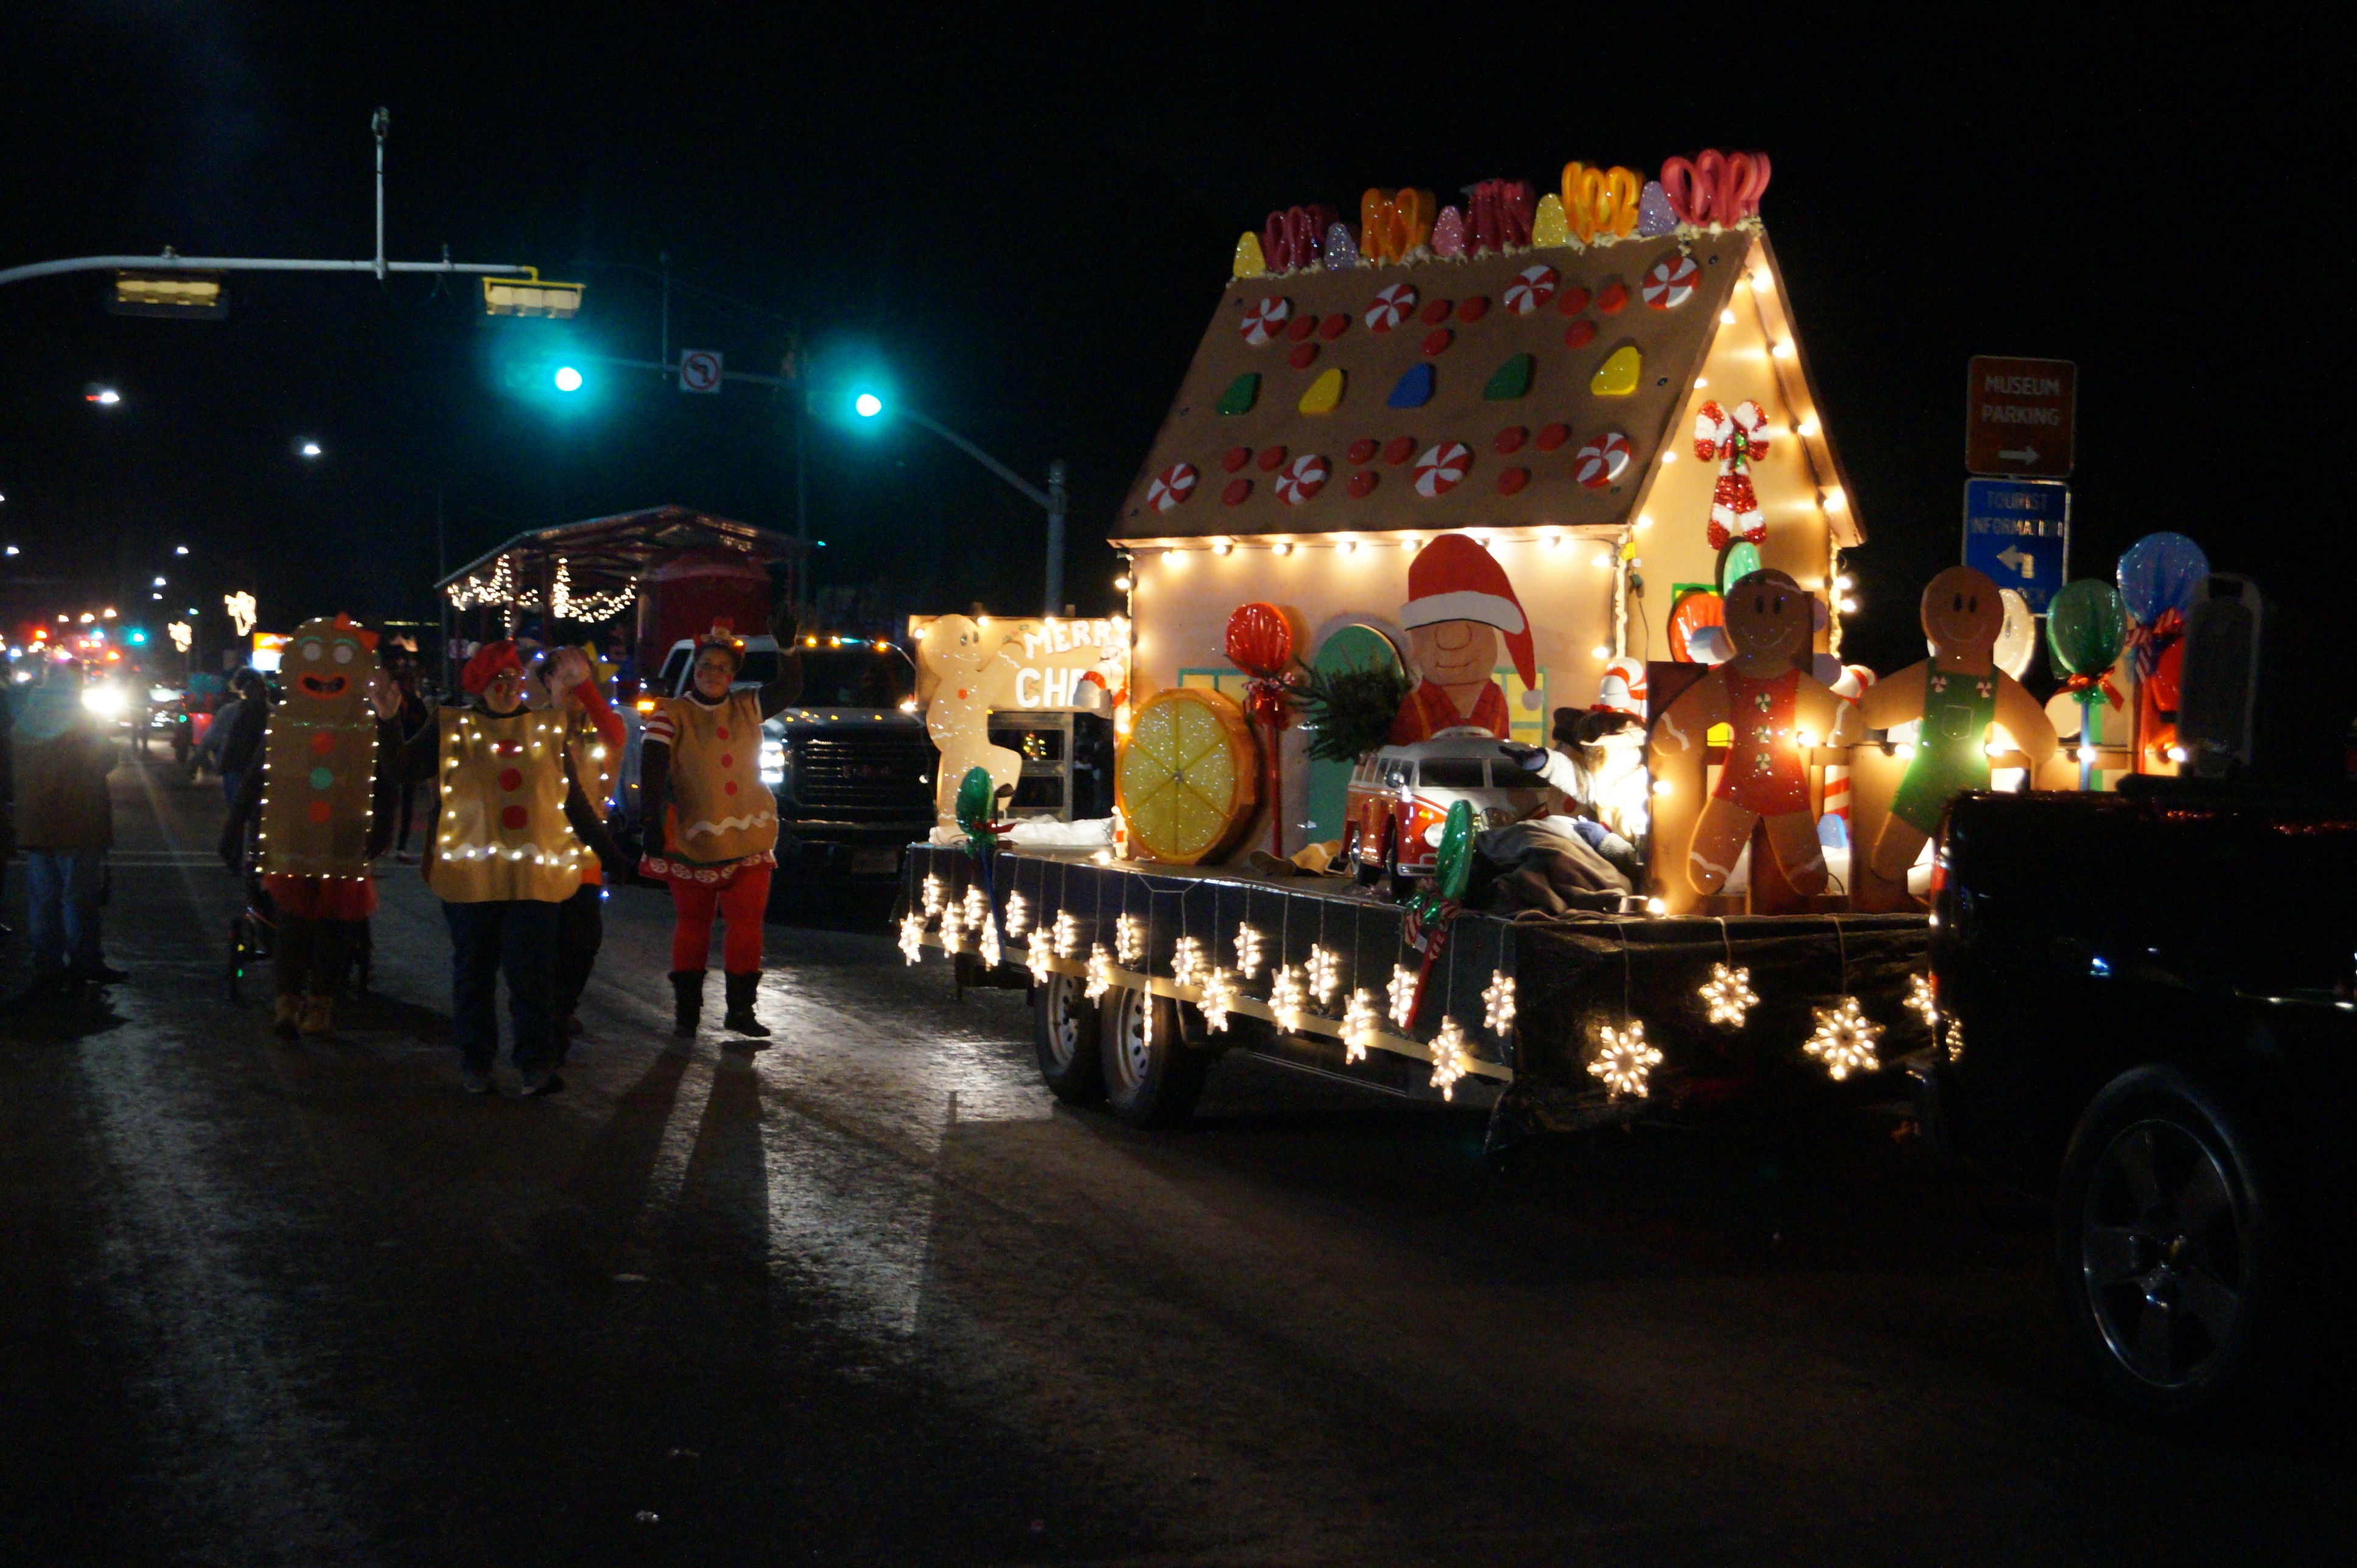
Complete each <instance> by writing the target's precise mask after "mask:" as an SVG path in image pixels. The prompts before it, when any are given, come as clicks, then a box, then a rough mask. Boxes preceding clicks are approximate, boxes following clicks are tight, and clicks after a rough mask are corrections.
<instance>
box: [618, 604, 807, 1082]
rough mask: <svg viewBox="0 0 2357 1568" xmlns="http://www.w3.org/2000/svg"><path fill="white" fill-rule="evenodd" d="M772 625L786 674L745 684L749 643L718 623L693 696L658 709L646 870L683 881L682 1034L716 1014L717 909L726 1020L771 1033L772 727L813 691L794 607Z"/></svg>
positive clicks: (676, 965)
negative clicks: (764, 1006)
mask: <svg viewBox="0 0 2357 1568" xmlns="http://www.w3.org/2000/svg"><path fill="white" fill-rule="evenodd" d="M770 632H771V633H772V634H773V635H774V636H775V637H776V638H777V639H778V649H779V652H780V655H781V658H780V662H779V669H778V676H777V679H775V680H773V681H770V682H767V683H765V684H763V685H761V686H759V687H748V688H746V689H743V690H739V689H738V688H737V671H740V670H742V669H743V668H744V664H745V645H744V643H742V642H741V641H739V640H738V639H737V637H736V636H735V634H734V632H733V631H732V630H731V629H730V628H727V627H725V626H716V627H714V628H712V630H711V631H710V632H708V633H706V634H705V636H704V637H703V638H701V639H698V640H697V643H696V648H695V664H694V676H693V684H692V685H691V686H690V688H689V690H688V692H687V693H686V694H685V695H684V696H679V697H661V698H657V699H656V701H655V711H654V712H653V713H651V714H648V715H647V726H646V738H645V743H644V746H643V748H642V749H641V751H640V762H639V802H640V820H641V821H643V822H645V823H646V824H647V839H648V843H649V845H650V847H649V850H648V853H647V854H646V856H645V858H644V860H643V862H642V863H641V864H640V871H641V872H642V873H644V874H645V875H650V876H656V877H661V878H662V880H663V881H665V882H667V883H668V884H670V886H671V901H672V908H673V912H674V915H675V917H676V918H675V922H674V924H673V928H672V939H671V983H672V1000H673V1017H672V1027H673V1032H674V1033H675V1034H678V1035H680V1036H692V1035H694V1033H695V1028H696V1021H697V1019H698V1017H699V1016H700V1015H702V1013H703V1011H704V973H705V965H706V963H707V962H708V961H709V960H710V957H711V953H712V924H713V919H714V917H715V916H717V917H718V918H720V919H721V920H723V921H724V922H726V927H727V935H726V940H725V942H724V943H723V945H722V949H721V973H722V982H723V986H724V989H725V991H726V996H727V1009H728V1010H727V1012H726V1014H725V1015H723V1016H722V1018H721V1025H722V1026H723V1027H724V1028H726V1029H729V1030H732V1031H734V1032H735V1033H737V1034H739V1035H742V1036H746V1037H747V1038H748V1039H754V1040H759V1039H765V1038H767V1037H768V1036H769V1033H770V1031H769V1028H768V1027H767V1026H765V1025H763V1024H762V1023H761V1021H760V1020H759V1018H757V1017H755V1016H754V1015H753V998H754V996H755V995H756V994H757V993H759V991H760V988H761V920H762V917H763V916H764V914H766V913H767V911H768V908H769V903H770V871H771V869H772V868H773V867H774V866H775V865H777V854H776V853H775V852H776V847H777V843H778V811H777V801H776V799H775V798H774V797H773V796H771V795H770V788H769V786H768V785H766V784H764V783H762V782H761V772H760V757H761V724H762V721H763V720H765V719H768V718H770V716H771V715H773V714H777V713H779V712H780V710H782V709H784V708H785V707H786V706H787V705H788V704H789V703H792V702H793V701H794V700H795V699H796V698H798V697H800V696H801V695H802V656H801V654H800V653H799V651H797V650H796V649H795V646H794V618H793V608H792V607H791V605H790V604H785V603H780V605H779V606H778V607H777V609H776V611H775V612H774V613H773V614H772V615H771V616H770ZM755 1048H757V1049H758V1048H759V1047H755Z"/></svg>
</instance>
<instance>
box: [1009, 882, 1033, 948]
mask: <svg viewBox="0 0 2357 1568" xmlns="http://www.w3.org/2000/svg"><path fill="white" fill-rule="evenodd" d="M1030 924H1031V906H1030V905H1028V904H1027V903H1025V902H1024V901H1023V895H1022V894H1020V893H1009V894H1008V895H1007V896H1006V940H1008V941H1010V942H1015V941H1021V940H1023V932H1024V930H1025V929H1026V928H1028V926H1029V925H1030Z"/></svg>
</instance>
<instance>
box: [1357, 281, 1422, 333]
mask: <svg viewBox="0 0 2357 1568" xmlns="http://www.w3.org/2000/svg"><path fill="white" fill-rule="evenodd" d="M1413 315H1415V285H1412V284H1404V283H1395V284H1394V285H1392V286H1391V287H1389V288H1387V289H1385V290H1383V292H1382V293H1381V294H1379V295H1375V302H1374V304H1372V305H1371V306H1367V317H1366V320H1367V330H1368V331H1370V332H1388V331H1390V330H1391V329H1392V328H1394V327H1397V326H1398V325H1399V324H1400V323H1401V322H1403V321H1405V320H1406V319H1407V318H1408V317H1411V316H1413Z"/></svg>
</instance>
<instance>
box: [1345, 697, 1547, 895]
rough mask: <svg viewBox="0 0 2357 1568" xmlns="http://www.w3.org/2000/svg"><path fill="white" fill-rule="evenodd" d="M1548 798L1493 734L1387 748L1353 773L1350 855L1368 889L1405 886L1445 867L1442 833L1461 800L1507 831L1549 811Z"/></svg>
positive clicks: (1478, 819)
mask: <svg viewBox="0 0 2357 1568" xmlns="http://www.w3.org/2000/svg"><path fill="white" fill-rule="evenodd" d="M1548 793H1549V791H1548V789H1547V787H1546V785H1545V784H1544V783H1542V782H1541V781H1540V780H1539V779H1538V778H1537V777H1536V776H1534V774H1532V773H1530V772H1528V771H1526V770H1525V769H1524V768H1522V767H1521V766H1520V765H1519V764H1518V763H1516V762H1515V761H1514V760H1513V758H1512V757H1509V756H1508V755H1507V753H1506V750H1505V745H1504V743H1503V742H1501V741H1500V740H1498V739H1496V738H1495V737H1494V736H1491V735H1490V734H1488V733H1487V732H1486V731H1480V730H1469V731H1464V732H1460V733H1458V734H1453V735H1451V734H1443V735H1441V736H1436V737H1435V738H1433V739H1431V740H1426V741H1419V742H1417V743H1416V744H1415V745H1413V746H1383V747H1382V748H1380V749H1378V750H1376V751H1373V752H1371V753H1369V754H1368V755H1367V756H1366V757H1362V758H1361V760H1360V762H1359V766H1358V768H1356V769H1355V770H1353V772H1352V773H1351V786H1350V795H1349V800H1348V803H1347V805H1346V806H1345V808H1344V816H1343V826H1342V854H1343V857H1344V858H1345V859H1347V860H1351V861H1352V862H1354V865H1355V869H1356V871H1357V874H1358V877H1359V880H1360V881H1361V883H1366V884H1370V885H1372V883H1374V882H1375V881H1376V880H1377V879H1379V878H1380V877H1382V876H1383V875H1385V874H1389V875H1391V877H1392V878H1393V880H1394V884H1395V885H1397V886H1402V887H1403V888H1404V887H1405V885H1406V884H1407V883H1409V882H1411V881H1413V880H1414V879H1415V878H1416V877H1418V876H1428V875H1431V874H1432V873H1433V871H1434V870H1435V869H1436V868H1437V865H1438V854H1439V849H1440V830H1441V827H1442V824H1443V823H1445V822H1447V821H1448V808H1449V807H1451V806H1453V805H1455V804H1456V803H1457V802H1458V801H1459V800H1463V801H1466V802H1467V803H1469V805H1471V806H1472V808H1473V817H1474V822H1475V824H1476V826H1478V827H1482V828H1501V827H1504V826H1505V825H1506V824H1508V823H1509V822H1519V821H1521V820H1522V819H1523V818H1524V817H1528V816H1533V815H1535V814H1537V813H1538V812H1540V811H1544V810H1545V809H1546V804H1547V796H1548Z"/></svg>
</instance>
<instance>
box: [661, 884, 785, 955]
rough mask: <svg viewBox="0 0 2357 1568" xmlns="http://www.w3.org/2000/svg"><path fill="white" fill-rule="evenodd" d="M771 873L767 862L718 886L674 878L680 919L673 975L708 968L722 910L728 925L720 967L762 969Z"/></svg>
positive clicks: (673, 935)
mask: <svg viewBox="0 0 2357 1568" xmlns="http://www.w3.org/2000/svg"><path fill="white" fill-rule="evenodd" d="M671 907H672V908H673V911H674V912H675V913H676V914H677V915H678V917H679V923H678V924H677V925H675V926H673V928H672V932H671V967H672V972H673V973H674V974H680V973H684V972H687V971H689V970H694V972H697V973H698V974H701V973H703V972H704V966H705V961H706V960H708V959H709V958H710V956H711V953H712V917H713V915H714V914H715V913H717V914H718V915H719V917H720V918H721V919H723V920H724V921H726V922H727V926H728V934H727V936H726V938H725V939H724V940H722V942H721V947H720V967H721V968H722V969H723V970H725V971H726V972H728V973H730V974H758V973H759V972H760V969H761V917H762V915H763V914H764V913H765V912H766V911H767V910H768V908H769V907H770V867H769V866H766V865H748V866H746V867H744V868H743V869H742V870H740V871H738V872H737V875H734V876H732V877H730V878H729V879H728V880H727V881H726V883H717V884H716V883H711V882H693V881H690V880H689V879H687V878H686V877H683V876H674V877H673V878H671Z"/></svg>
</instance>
